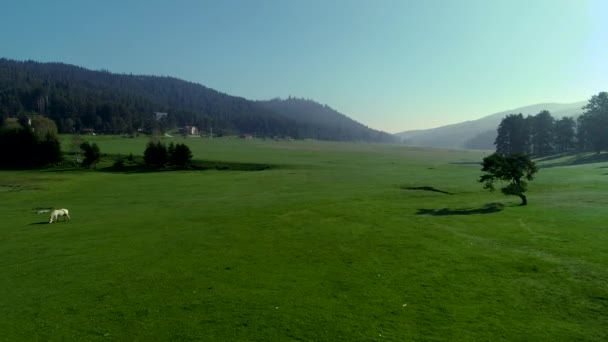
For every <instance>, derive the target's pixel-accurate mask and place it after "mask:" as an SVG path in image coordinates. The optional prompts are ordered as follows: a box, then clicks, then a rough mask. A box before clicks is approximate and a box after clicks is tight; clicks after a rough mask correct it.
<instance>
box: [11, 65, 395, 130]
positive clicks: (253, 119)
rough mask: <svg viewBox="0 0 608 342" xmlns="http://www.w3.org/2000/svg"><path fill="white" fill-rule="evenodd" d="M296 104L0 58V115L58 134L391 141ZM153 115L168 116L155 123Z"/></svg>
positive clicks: (336, 116) (318, 107)
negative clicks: (32, 119)
mask: <svg viewBox="0 0 608 342" xmlns="http://www.w3.org/2000/svg"><path fill="white" fill-rule="evenodd" d="M298 101H300V100H297V101H295V100H294V101H288V100H286V102H284V103H282V104H281V107H280V108H275V106H273V105H272V104H268V106H266V105H265V104H264V103H258V102H254V101H249V100H246V99H244V98H240V97H234V96H229V95H226V94H223V93H220V92H218V91H215V90H213V89H209V88H206V87H204V86H202V85H200V84H196V83H191V82H186V81H183V80H179V79H176V78H171V77H156V76H142V75H126V74H112V73H109V72H103V71H91V70H87V69H84V68H80V67H76V66H72V65H66V64H61V63H37V62H33V61H27V62H17V61H11V60H7V59H1V58H0V113H6V115H7V116H11V117H14V116H16V115H19V114H22V113H25V112H27V111H29V112H36V113H39V114H43V115H45V116H48V117H50V118H51V119H53V120H54V121H55V122H56V123H57V125H58V126H59V127H58V128H59V132H61V133H73V132H81V131H83V130H90V129H94V130H95V131H96V132H100V133H112V134H122V133H131V134H132V133H134V132H136V131H138V130H139V129H142V130H143V131H145V132H146V133H148V134H153V133H155V132H164V131H167V130H169V129H171V128H173V127H175V126H185V125H191V126H197V127H198V128H199V129H200V130H201V132H209V131H210V130H211V129H213V132H214V133H215V134H218V133H219V134H238V133H249V134H256V135H261V136H276V135H278V136H290V137H293V138H316V139H327V140H365V141H395V140H396V138H395V137H393V136H392V135H390V134H388V133H384V132H379V131H375V130H372V129H369V128H367V127H365V126H364V125H362V124H360V123H357V122H355V121H353V120H351V119H349V118H347V117H345V116H344V115H342V114H340V113H338V112H336V111H334V110H332V109H330V108H328V107H324V106H321V105H319V104H316V103H314V102H312V101H308V102H306V103H300V102H298ZM304 105H305V106H304ZM309 109H313V111H312V112H311V111H310V110H309ZM154 112H167V113H169V115H167V116H166V117H164V118H162V119H160V120H157V119H156V117H155V115H154Z"/></svg>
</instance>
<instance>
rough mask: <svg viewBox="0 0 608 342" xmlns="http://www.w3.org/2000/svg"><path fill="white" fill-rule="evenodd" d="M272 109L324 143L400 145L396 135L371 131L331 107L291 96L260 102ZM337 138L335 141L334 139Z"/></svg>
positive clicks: (261, 104)
mask: <svg viewBox="0 0 608 342" xmlns="http://www.w3.org/2000/svg"><path fill="white" fill-rule="evenodd" d="M257 103H258V104H259V105H260V106H262V107H264V108H266V109H269V110H272V111H274V112H276V113H279V114H281V115H283V116H284V117H286V118H288V119H290V120H294V121H295V122H296V123H297V125H298V127H300V129H301V130H302V132H303V134H312V133H313V132H315V135H316V136H317V138H318V139H322V140H347V141H352V140H365V141H378V142H396V141H397V139H396V138H395V136H394V135H392V134H389V133H386V132H382V131H377V130H374V129H371V128H369V127H367V126H365V125H363V124H361V123H359V122H357V121H355V120H353V119H351V118H349V117H347V116H346V115H344V114H342V113H340V112H338V111H336V110H335V109H333V108H331V107H329V106H328V105H321V104H319V103H317V102H315V101H312V100H307V99H298V98H293V97H290V98H288V99H285V100H282V99H272V100H269V101H257ZM332 137H334V138H335V139H332Z"/></svg>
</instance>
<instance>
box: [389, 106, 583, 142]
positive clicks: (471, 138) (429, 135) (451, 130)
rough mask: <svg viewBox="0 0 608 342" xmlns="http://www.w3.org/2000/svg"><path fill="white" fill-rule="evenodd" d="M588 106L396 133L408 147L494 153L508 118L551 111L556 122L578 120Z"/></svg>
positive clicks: (534, 108)
mask: <svg viewBox="0 0 608 342" xmlns="http://www.w3.org/2000/svg"><path fill="white" fill-rule="evenodd" d="M586 103H587V102H586V101H582V102H575V103H567V104H561V103H542V104H535V105H531V106H526V107H521V108H515V109H512V110H506V111H503V112H499V113H495V114H491V115H488V116H485V117H483V118H480V119H477V120H472V121H465V122H461V123H457V124H453V125H447V126H442V127H437V128H431V129H426V130H416V131H405V132H401V133H396V134H395V135H396V136H398V137H400V138H401V139H402V140H403V141H404V142H405V143H406V144H408V145H412V146H426V147H452V148H454V147H456V148H465V147H466V148H476V149H492V148H494V146H493V143H494V139H495V138H496V128H497V127H498V125H499V124H500V121H501V120H502V119H503V118H504V117H505V116H507V115H508V114H518V113H522V114H524V115H535V114H538V113H539V112H540V111H542V110H548V111H549V112H551V115H552V116H553V117H555V118H562V117H564V116H577V115H578V114H580V113H581V112H582V109H581V107H583V106H584V105H585V104H586Z"/></svg>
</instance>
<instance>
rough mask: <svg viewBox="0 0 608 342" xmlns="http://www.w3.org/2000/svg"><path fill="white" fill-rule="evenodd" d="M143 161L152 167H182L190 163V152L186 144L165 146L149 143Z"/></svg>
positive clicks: (158, 142) (160, 143)
mask: <svg viewBox="0 0 608 342" xmlns="http://www.w3.org/2000/svg"><path fill="white" fill-rule="evenodd" d="M144 161H145V162H146V164H148V165H154V166H165V165H171V166H177V167H184V166H188V165H189V164H191V163H192V152H191V151H190V148H189V147H188V145H186V144H180V143H178V144H173V142H171V143H169V146H166V145H165V144H163V143H162V142H160V141H156V142H155V141H150V142H149V143H148V145H147V146H146V150H145V151H144Z"/></svg>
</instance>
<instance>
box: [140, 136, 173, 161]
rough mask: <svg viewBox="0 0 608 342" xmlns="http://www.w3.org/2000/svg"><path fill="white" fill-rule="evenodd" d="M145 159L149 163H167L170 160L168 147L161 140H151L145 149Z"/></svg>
mask: <svg viewBox="0 0 608 342" xmlns="http://www.w3.org/2000/svg"><path fill="white" fill-rule="evenodd" d="M144 161H145V162H146V164H148V165H156V166H163V165H165V164H166V163H167V161H168V155H167V147H166V146H165V145H164V144H163V143H161V142H160V141H158V142H153V141H150V142H149V143H148V145H147V147H146V150H145V151H144Z"/></svg>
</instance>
